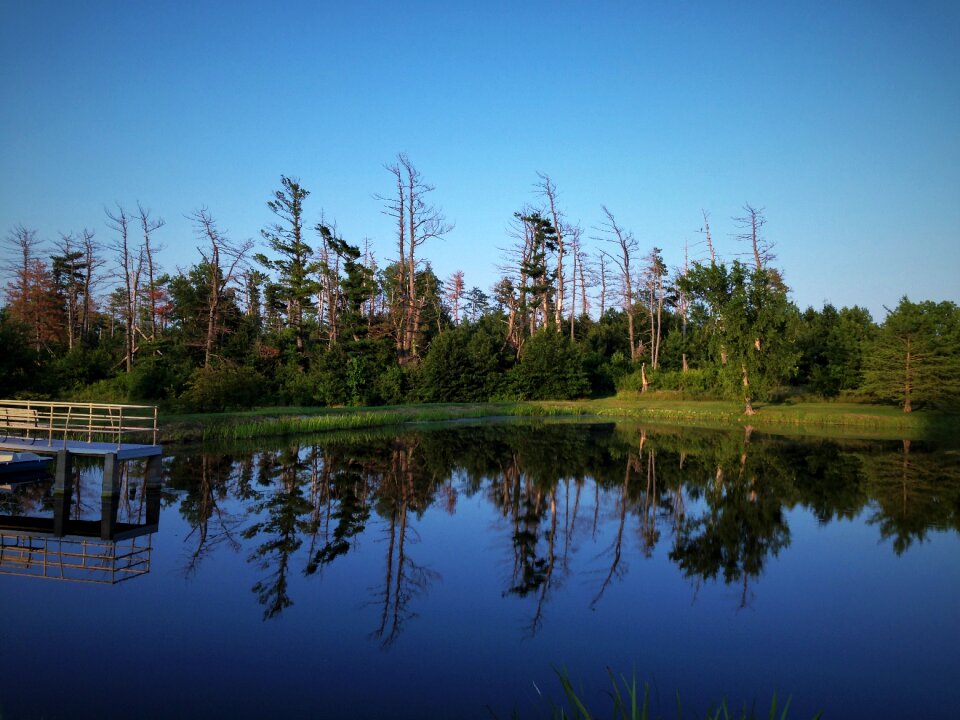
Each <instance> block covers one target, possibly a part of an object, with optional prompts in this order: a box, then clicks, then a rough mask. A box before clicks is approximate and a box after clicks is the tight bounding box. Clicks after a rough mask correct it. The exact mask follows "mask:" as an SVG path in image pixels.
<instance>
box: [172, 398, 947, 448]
mask: <svg viewBox="0 0 960 720" xmlns="http://www.w3.org/2000/svg"><path fill="white" fill-rule="evenodd" d="M497 417H501V418H505V417H534V418H535V417H552V418H564V417H569V418H579V419H582V420H584V421H587V420H590V419H607V420H609V419H632V420H642V421H646V422H649V423H653V424H658V423H659V424H666V423H670V424H680V425H695V426H704V427H731V426H733V427H737V426H744V427H746V426H749V427H754V428H758V429H763V430H765V431H768V432H780V433H788V434H812V435H817V434H829V435H836V434H841V435H846V436H850V437H876V438H896V439H902V438H904V437H907V438H922V437H931V436H933V437H936V436H940V435H948V434H950V433H956V431H957V429H958V428H960V415H957V414H947V413H935V412H919V413H912V414H910V415H905V414H904V413H902V412H900V411H899V410H897V409H896V408H893V407H887V406H878V405H865V404H857V403H826V402H816V403H814V402H810V403H802V404H781V405H764V406H762V412H758V413H757V414H756V415H754V416H752V417H750V418H747V417H745V416H744V415H743V414H742V412H741V410H740V406H739V405H738V404H736V403H734V402H729V401H705V400H676V399H662V398H652V397H649V398H632V399H631V398H603V399H598V400H580V401H544V402H532V401H528V402H504V403H445V404H418V405H403V406H386V407H365V408H320V407H271V408H257V409H250V410H243V411H236V412H216V413H184V414H165V415H162V416H161V418H160V420H161V428H162V436H161V440H162V441H164V442H194V441H201V440H240V439H249V438H256V437H264V436H287V435H297V434H308V433H316V432H327V431H339V430H362V429H369V428H377V427H387V426H392V425H402V424H409V423H429V422H444V421H457V420H470V419H482V418H497Z"/></svg>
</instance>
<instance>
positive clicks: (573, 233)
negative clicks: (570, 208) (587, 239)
mask: <svg viewBox="0 0 960 720" xmlns="http://www.w3.org/2000/svg"><path fill="white" fill-rule="evenodd" d="M580 234H581V230H580V226H579V225H574V226H573V227H571V228H570V255H571V258H572V260H573V267H572V268H571V270H570V339H571V340H574V339H576V328H575V326H574V324H575V323H576V317H577V280H578V279H579V280H580V281H581V284H583V280H584V272H583V253H582V251H581V247H580ZM586 299H587V296H586V293H584V295H583V300H584V303H583V312H586V311H587V303H586Z"/></svg>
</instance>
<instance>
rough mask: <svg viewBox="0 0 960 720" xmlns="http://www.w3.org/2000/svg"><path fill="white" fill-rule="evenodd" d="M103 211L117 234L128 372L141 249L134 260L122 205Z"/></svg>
mask: <svg viewBox="0 0 960 720" xmlns="http://www.w3.org/2000/svg"><path fill="white" fill-rule="evenodd" d="M105 212H106V215H107V225H108V227H110V228H111V229H113V230H115V231H116V232H117V233H118V234H119V238H118V239H117V241H116V243H115V244H114V250H116V251H117V253H118V254H119V257H118V262H119V264H120V272H121V274H122V276H123V283H124V291H125V293H126V296H125V298H124V306H123V323H124V365H125V367H126V371H127V372H128V373H129V372H130V371H131V370H133V356H134V353H135V352H136V334H137V330H138V327H137V294H138V293H139V291H140V277H141V273H142V272H143V249H142V248H140V251H139V252H138V253H137V259H136V260H134V257H133V253H132V251H131V248H130V217H129V216H128V215H127V213H126V211H125V210H124V209H123V207H121V206H120V205H117V213H116V214H113V213H111V212H110V211H109V210H105Z"/></svg>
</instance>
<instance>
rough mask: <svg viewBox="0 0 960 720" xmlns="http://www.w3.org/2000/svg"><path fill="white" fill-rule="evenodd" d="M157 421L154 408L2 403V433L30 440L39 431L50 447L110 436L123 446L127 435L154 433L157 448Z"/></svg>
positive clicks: (57, 403)
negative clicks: (18, 434) (75, 439)
mask: <svg viewBox="0 0 960 720" xmlns="http://www.w3.org/2000/svg"><path fill="white" fill-rule="evenodd" d="M4 410H11V411H13V414H12V415H11V413H9V412H4ZM157 418H158V409H157V407H156V406H153V405H127V404H120V403H70V402H54V401H49V402H48V401H42V400H41V401H38V400H0V432H2V431H3V430H11V429H15V430H18V431H23V432H25V433H26V437H27V438H30V437H31V432H32V431H35V432H36V434H37V435H41V434H43V435H46V437H47V441H48V443H52V442H53V440H54V438H56V439H57V440H59V439H61V437H62V439H63V440H68V439H70V436H74V437H76V436H81V437H82V438H83V439H84V440H85V441H86V442H93V440H94V436H95V435H96V436H104V435H106V436H108V437H115V438H116V440H117V445H118V446H119V445H120V444H122V442H123V436H124V434H125V433H127V434H130V433H151V435H152V440H151V442H152V443H153V444H154V445H156V444H157V436H158V426H157Z"/></svg>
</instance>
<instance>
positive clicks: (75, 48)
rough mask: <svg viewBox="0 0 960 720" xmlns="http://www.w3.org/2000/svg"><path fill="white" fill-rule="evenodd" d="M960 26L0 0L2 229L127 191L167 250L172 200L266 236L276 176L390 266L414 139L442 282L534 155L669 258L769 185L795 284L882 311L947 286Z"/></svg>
mask: <svg viewBox="0 0 960 720" xmlns="http://www.w3.org/2000/svg"><path fill="white" fill-rule="evenodd" d="M958 38H960V3H956V2H943V3H936V2H918V3H909V4H908V3H894V2H844V3H793V4H789V5H787V4H782V3H769V2H737V3H694V2H596V3H588V2H554V3H539V2H525V3H507V2H485V3H482V4H481V3H457V2H405V3H375V2H351V3H325V2H288V3H284V4H283V5H282V6H281V5H277V6H274V5H273V4H271V3H259V2H230V3H227V2H219V3H217V2H162V3H161V2H154V3H146V2H84V1H81V0H77V1H72V2H66V1H64V2H43V1H42V0H41V1H36V0H35V1H32V2H25V1H24V2H20V1H12V0H5V1H4V2H3V3H0V89H2V97H3V103H2V104H0V170H2V172H0V233H3V234H6V233H7V232H8V231H9V230H11V229H12V228H13V227H14V226H15V225H17V224H23V225H25V226H27V227H29V228H35V229H36V230H37V231H38V233H39V236H40V237H42V238H45V239H47V240H50V241H52V240H55V239H56V238H57V236H58V233H60V232H70V231H76V230H80V229H82V228H84V227H88V228H90V229H93V230H96V231H97V237H98V239H99V240H101V241H103V242H107V241H109V239H110V231H109V230H108V229H107V228H106V226H105V224H104V214H103V207H104V206H105V205H113V204H114V203H117V202H119V203H121V204H123V205H124V206H127V207H131V206H135V204H136V202H137V201H140V202H142V203H143V204H144V205H145V206H146V207H149V208H152V210H153V211H154V213H155V214H159V215H161V216H162V217H164V218H165V219H166V220H167V226H166V227H164V228H163V229H162V230H161V231H160V232H159V233H158V235H157V239H158V240H159V241H160V242H161V243H162V244H163V245H164V246H165V248H166V249H165V251H164V252H163V254H162V255H161V258H160V259H161V262H162V264H163V265H164V267H165V269H166V270H167V271H175V270H176V269H177V268H178V267H179V268H184V269H185V268H186V267H188V266H189V265H191V264H193V263H195V262H196V261H197V259H198V255H197V253H196V252H195V250H194V247H195V245H196V242H195V239H194V237H193V231H192V228H191V226H190V223H189V222H188V221H187V220H186V219H185V217H184V215H186V214H188V213H190V212H192V211H193V210H195V209H197V208H198V207H201V206H207V207H208V208H209V209H210V211H211V212H212V213H213V215H214V216H215V217H216V218H217V220H218V221H219V223H220V225H221V226H222V227H223V228H225V229H227V230H228V231H229V233H230V235H231V237H233V238H234V239H236V240H242V239H245V238H247V237H252V238H259V231H260V228H262V227H264V226H265V225H267V224H269V223H270V222H271V221H272V218H271V215H270V213H269V211H268V209H267V207H266V202H267V200H268V199H269V198H270V197H271V194H272V192H273V191H274V190H275V189H276V188H277V187H279V180H280V176H281V175H282V174H286V175H290V176H293V177H298V178H300V180H301V182H302V183H303V185H304V186H305V187H307V188H308V189H309V190H310V191H311V193H312V194H311V196H310V198H309V199H308V200H307V206H306V207H307V220H308V222H309V224H310V225H313V224H315V223H316V222H317V221H319V219H320V215H321V212H323V213H325V215H326V217H327V219H328V220H336V222H337V224H338V227H339V229H340V231H341V233H342V234H343V236H344V237H345V238H346V239H347V240H348V241H350V242H352V243H357V244H359V243H362V242H363V240H364V238H369V239H370V241H371V243H372V246H373V247H374V249H375V250H376V253H377V257H378V259H379V260H380V261H381V263H385V262H387V261H389V260H390V258H391V257H392V253H393V242H392V233H393V228H392V226H391V224H390V220H389V218H387V217H386V216H384V215H383V214H382V213H381V208H382V203H381V202H380V201H378V200H377V199H376V198H375V195H376V194H378V193H380V194H389V193H390V191H391V183H390V176H389V175H388V173H387V172H386V171H385V170H384V169H383V165H384V163H388V162H390V161H391V160H392V159H393V158H395V156H396V154H397V153H398V152H406V153H408V154H409V156H410V158H411V159H412V160H413V162H414V164H415V165H416V166H417V167H418V168H419V169H420V170H421V171H422V173H423V175H424V177H425V179H426V180H427V181H429V182H431V183H432V184H434V185H435V186H436V188H437V189H436V192H435V193H434V194H433V199H434V201H435V202H436V204H438V205H440V206H442V207H443V208H444V210H445V211H446V214H447V217H448V219H449V220H451V221H453V222H455V223H456V227H455V229H454V230H453V231H452V232H451V233H450V234H449V236H448V237H447V239H446V240H444V241H442V242H432V243H429V244H427V245H426V246H425V247H424V248H423V256H424V257H425V258H428V259H430V260H432V262H433V265H434V269H435V270H436V272H437V274H438V275H439V276H440V277H441V278H444V277H446V276H448V275H449V274H450V273H451V272H453V271H454V270H457V269H462V270H464V271H465V273H466V282H467V286H468V287H469V286H473V285H477V286H480V287H481V288H483V289H485V290H486V289H488V288H489V287H490V285H491V284H493V282H495V280H496V279H497V276H498V270H497V265H498V263H500V262H501V252H500V250H499V248H502V247H505V246H507V245H508V244H509V243H510V239H509V237H508V234H507V226H508V224H509V222H510V219H511V216H512V213H513V212H514V211H516V210H519V209H521V208H522V207H523V206H524V205H525V204H527V203H535V202H536V201H537V198H536V196H535V195H534V193H533V189H534V184H535V183H536V181H537V175H536V173H537V172H538V171H539V172H544V173H548V174H549V175H550V176H551V178H552V179H553V180H554V181H555V182H556V184H557V185H558V187H559V189H560V193H561V203H562V207H563V209H564V211H565V213H566V215H567V216H568V218H569V219H570V220H573V221H579V222H580V223H581V225H582V226H583V227H584V230H585V235H586V236H594V235H596V234H597V233H596V232H595V231H594V230H592V228H593V227H595V226H597V225H599V224H600V222H601V219H602V218H601V210H600V206H601V204H605V205H607V206H608V207H609V208H610V209H611V210H612V211H613V212H614V213H615V214H616V216H617V219H618V221H619V222H621V224H623V225H624V226H626V227H628V228H630V229H631V230H633V232H634V234H635V235H636V236H637V238H638V240H639V243H640V247H641V249H642V250H643V251H646V250H647V249H649V248H650V247H652V246H654V245H656V246H658V247H661V248H663V249H664V256H665V259H666V260H667V262H668V264H669V265H672V266H673V265H678V264H680V263H681V262H682V258H683V247H684V242H685V241H686V242H688V243H690V245H691V254H692V255H693V256H694V257H696V256H698V255H700V256H702V254H703V253H704V252H705V251H704V248H703V247H702V245H700V246H696V245H694V243H697V242H699V241H700V240H701V239H702V236H701V235H700V234H698V233H697V232H696V231H697V230H698V229H699V228H700V227H701V225H702V220H701V217H700V210H701V208H703V209H706V210H707V211H709V212H710V216H711V224H712V229H713V231H714V238H715V242H716V244H717V246H718V249H719V250H720V251H721V253H722V254H724V255H725V256H727V257H732V256H733V254H734V253H736V252H739V251H740V248H739V247H738V245H737V243H736V242H735V241H734V240H733V238H732V234H733V233H734V232H735V226H734V223H733V222H732V221H731V219H730V218H731V217H732V216H737V215H740V214H742V213H741V206H742V205H743V204H744V203H745V202H750V203H752V204H754V205H755V206H758V207H764V208H765V209H766V216H767V219H768V225H767V227H766V228H765V230H766V236H767V238H768V239H769V240H771V241H774V242H776V244H777V246H776V251H777V253H778V263H779V265H780V266H781V267H782V268H783V269H784V272H785V276H786V279H787V282H788V284H789V285H790V286H791V287H792V289H793V298H794V300H795V301H796V302H797V303H798V304H799V305H800V306H801V307H805V306H807V305H814V306H817V307H819V306H820V305H821V304H822V303H823V302H825V301H829V302H833V303H834V304H836V305H837V306H841V305H853V304H860V305H864V306H866V307H867V308H868V309H870V310H871V312H873V314H874V316H875V317H876V318H877V319H882V317H883V306H884V305H887V306H893V305H895V304H896V302H897V300H898V299H899V297H900V296H902V295H904V294H908V295H909V296H910V297H911V298H912V299H915V300H922V299H933V300H944V299H947V300H954V301H957V300H958V299H960V280H958V277H960V237H958V228H960V40H958ZM593 244H594V246H598V243H593ZM7 252H8V250H6V249H5V250H4V253H7Z"/></svg>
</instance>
